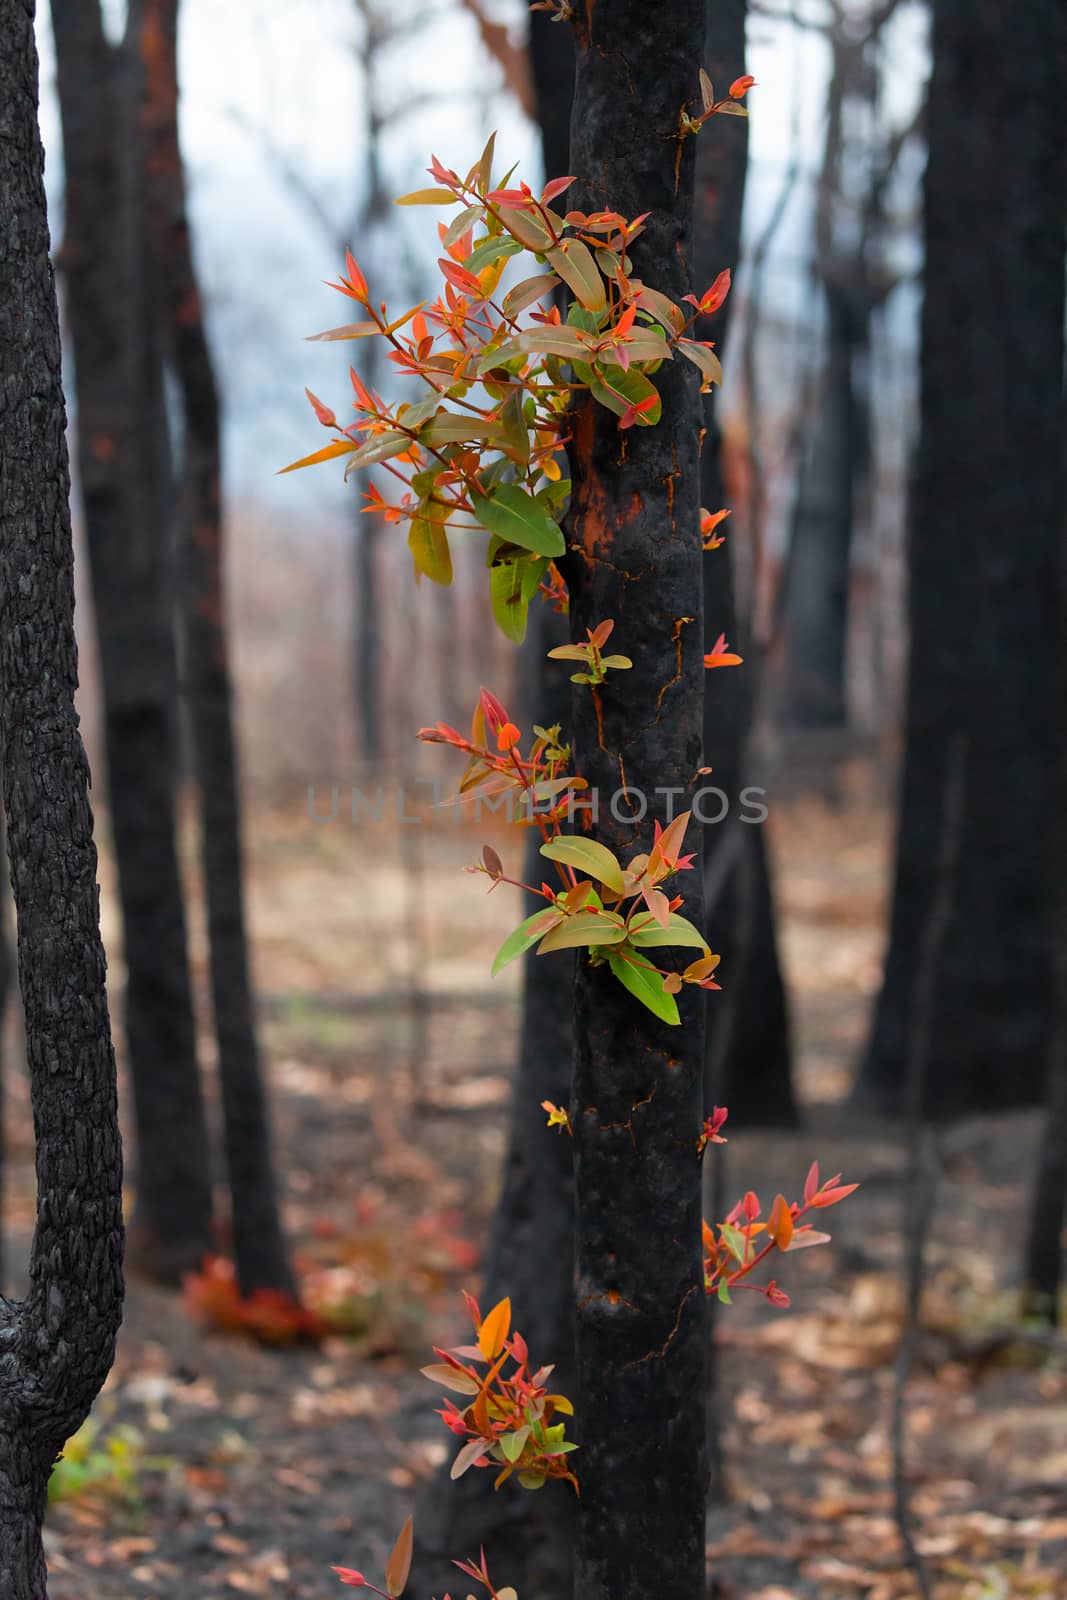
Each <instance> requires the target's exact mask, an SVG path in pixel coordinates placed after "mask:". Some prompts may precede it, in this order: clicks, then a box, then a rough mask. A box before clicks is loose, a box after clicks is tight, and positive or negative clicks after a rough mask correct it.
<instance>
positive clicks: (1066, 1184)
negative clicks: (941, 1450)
mask: <svg viewBox="0 0 1067 1600" xmlns="http://www.w3.org/2000/svg"><path fill="white" fill-rule="evenodd" d="M1065 442H1067V441H1065ZM1060 493H1061V495H1062V496H1063V498H1062V500H1061V519H1062V521H1061V525H1062V526H1063V527H1064V529H1065V531H1067V460H1064V461H1063V465H1062V467H1061V478H1060ZM1058 617H1059V629H1060V631H1059V640H1058V647H1057V679H1056V701H1057V712H1058V714H1057V717H1056V723H1055V729H1056V789H1055V793H1054V801H1055V804H1054V806H1053V819H1052V829H1053V836H1052V841H1051V849H1050V851H1049V859H1050V870H1051V875H1052V890H1051V898H1052V970H1053V982H1054V1006H1055V1010H1054V1014H1053V1019H1052V1030H1051V1040H1050V1048H1049V1063H1048V1106H1047V1110H1046V1113H1045V1126H1044V1130H1043V1133H1042V1139H1041V1146H1040V1150H1039V1153H1038V1160H1037V1170H1036V1173H1035V1175H1034V1188H1033V1195H1032V1199H1031V1205H1030V1218H1029V1225H1028V1228H1027V1239H1026V1262H1025V1268H1024V1276H1023V1283H1024V1289H1023V1313H1024V1315H1027V1316H1033V1317H1038V1318H1040V1319H1041V1320H1042V1321H1045V1322H1050V1323H1052V1324H1058V1323H1059V1321H1060V1320H1061V1318H1060V1294H1061V1291H1062V1287H1063V1229H1064V1223H1065V1222H1067V540H1065V541H1064V542H1063V544H1062V546H1061V555H1060V586H1059V597H1058Z"/></svg>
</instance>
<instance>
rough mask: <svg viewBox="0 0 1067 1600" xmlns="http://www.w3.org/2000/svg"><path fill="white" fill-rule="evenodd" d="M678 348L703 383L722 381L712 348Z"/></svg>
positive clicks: (686, 342)
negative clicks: (696, 371)
mask: <svg viewBox="0 0 1067 1600" xmlns="http://www.w3.org/2000/svg"><path fill="white" fill-rule="evenodd" d="M731 104H732V102H731ZM678 348H679V350H680V351H681V352H682V354H683V356H688V357H689V359H690V361H691V362H692V363H693V365H694V367H696V368H697V369H698V371H699V373H700V375H701V377H702V378H703V379H704V381H705V383H721V382H722V362H721V361H720V360H719V358H718V356H717V355H716V354H715V352H714V350H709V349H708V348H707V346H706V345H703V344H695V343H694V342H693V340H692V339H679V341H678Z"/></svg>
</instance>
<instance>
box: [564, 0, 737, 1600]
mask: <svg viewBox="0 0 1067 1600" xmlns="http://www.w3.org/2000/svg"><path fill="white" fill-rule="evenodd" d="M575 23H576V27H575V32H576V39H577V51H578V71H577V78H576V84H575V103H574V115H573V119H572V123H571V165H572V168H573V170H574V171H575V172H576V173H578V174H579V183H578V184H576V185H575V188H574V189H573V190H572V191H571V193H572V194H574V195H575V199H574V202H573V203H574V204H575V205H576V206H577V207H578V208H579V209H586V210H590V211H593V210H599V209H601V208H608V209H612V210H617V211H620V212H622V213H623V215H624V216H628V217H634V216H637V215H638V214H640V213H644V212H647V213H648V220H647V223H646V232H645V233H644V234H642V235H641V237H640V238H639V239H637V240H636V241H635V243H634V245H633V247H632V249H631V257H632V260H633V272H634V276H635V277H637V278H641V279H643V280H644V281H646V282H648V283H649V284H651V285H653V286H654V287H656V288H658V289H660V290H662V291H664V292H666V293H668V294H670V295H672V296H673V297H674V298H676V299H680V298H681V296H682V295H684V294H685V293H687V292H688V290H689V288H690V281H689V270H688V256H689V253H690V250H691V244H692V241H691V236H690V235H691V221H692V210H693V170H694V158H695V149H694V140H692V139H688V140H685V141H683V142H681V143H680V142H679V140H678V138H677V134H678V128H679V116H680V113H681V111H682V109H683V107H686V106H692V105H693V104H694V103H695V98H696V96H697V93H698V88H697V69H698V67H699V66H700V64H701V59H702V51H703V44H704V0H677V3H676V4H674V5H672V6H670V7H655V8H650V7H649V6H648V5H647V3H646V0H599V3H593V0H586V4H585V5H584V6H583V7H581V8H580V11H579V14H578V16H577V17H576V19H575ZM704 137H707V135H706V134H705V135H704ZM656 383H657V387H658V388H659V390H660V393H661V396H662V401H663V415H662V419H661V420H660V422H659V423H658V424H657V425H656V426H655V427H651V428H641V427H638V428H634V429H632V430H630V431H629V432H628V433H627V434H626V435H625V436H624V435H622V434H621V433H620V430H619V428H618V427H617V425H616V419H615V417H614V416H612V415H611V414H610V413H608V412H607V411H605V410H603V409H602V408H598V407H597V406H596V404H595V402H594V401H593V400H592V398H591V397H589V396H583V397H580V399H579V401H578V403H577V406H576V409H575V414H574V421H573V432H572V438H571V441H570V443H569V446H568V451H569V455H570V458H571V470H572V478H573V485H574V487H573V495H572V503H571V511H570V517H569V540H568V546H569V548H568V555H567V558H566V559H567V579H568V584H569V588H570V595H571V630H572V637H573V638H574V639H576V640H583V639H585V637H586V629H587V628H590V627H593V626H595V625H596V624H598V623H600V622H601V621H603V620H604V619H606V618H608V617H611V618H613V619H614V621H615V633H614V636H613V638H614V640H615V641H616V642H617V648H618V649H620V650H621V651H623V652H625V653H626V654H627V655H629V656H630V657H631V658H632V660H633V662H634V668H633V670H632V671H629V672H620V673H617V674H613V679H614V680H615V681H612V679H609V681H608V682H607V683H606V684H605V685H604V686H603V688H602V689H601V690H600V691H599V704H598V703H595V702H594V700H593V697H592V696H591V694H590V693H589V692H588V690H587V689H586V688H584V687H581V688H580V689H579V691H578V692H576V693H575V694H574V696H573V706H572V724H571V725H572V732H573V747H574V761H575V768H576V770H577V771H578V772H580V773H581V774H582V775H583V776H584V777H585V778H587V779H588V781H589V784H590V788H591V790H592V792H593V794H594V795H595V796H596V798H597V799H598V801H599V807H598V814H597V815H596V816H595V817H594V818H593V819H592V825H591V831H590V835H589V836H590V837H591V838H593V839H595V840H599V841H600V842H602V843H603V844H605V845H607V846H608V847H609V848H611V849H613V850H614V851H615V852H616V853H617V854H619V855H620V857H621V858H628V857H629V856H630V855H632V854H634V853H635V852H638V851H647V850H648V849H650V848H651V843H652V825H653V821H654V819H656V818H657V817H658V818H659V820H661V821H666V819H667V816H668V804H669V802H668V801H667V800H666V799H665V791H667V790H673V791H675V794H674V798H675V800H676V801H677V800H678V796H681V797H682V798H681V801H680V803H679V807H684V805H685V799H686V797H691V795H692V793H693V790H694V786H695V784H697V783H699V782H701V781H702V780H700V779H699V778H698V777H697V776H696V775H697V771H698V768H699V767H700V766H701V764H702V731H701V724H702V716H703V697H704V666H703V624H702V616H703V602H702V594H701V584H702V571H701V543H700V528H699V504H700V481H699V480H700V465H699V432H700V422H701V406H700V399H699V394H698V382H697V379H696V374H695V372H693V371H692V369H690V368H689V367H688V364H687V363H686V362H684V361H681V360H679V361H673V362H667V363H664V365H663V367H662V368H661V369H660V372H659V373H658V374H657V378H656ZM614 647H615V646H614V645H613V648H614ZM642 801H644V802H645V803H647V810H645V811H644V814H643V815H642V814H641V813H642ZM612 802H614V804H613V803H612ZM620 819H621V820H620ZM693 833H694V836H693V839H692V841H691V847H695V853H696V857H697V860H696V866H695V870H694V871H693V872H692V873H691V874H689V875H687V877H686V878H685V880H684V883H682V884H681V885H680V888H681V891H682V892H684V894H685V898H686V907H685V909H686V913H687V915H688V916H689V917H691V918H692V919H693V920H695V921H696V922H697V923H698V924H700V923H701V921H702V917H703V909H702V902H703V894H702V887H703V884H702V871H701V855H702V841H701V839H700V836H699V830H695V829H694V831H693ZM703 1000H704V996H703V994H698V995H695V996H693V995H682V996H680V997H679V1001H680V1005H679V1009H680V1011H681V1015H682V1026H681V1027H678V1028H671V1027H669V1026H667V1025H665V1024H663V1023H661V1022H660V1021H658V1020H657V1019H656V1018H655V1017H653V1016H652V1014H651V1013H650V1012H648V1011H647V1010H645V1009H644V1008H643V1007H642V1006H641V1005H640V1004H639V1003H638V1002H637V1001H635V1000H634V999H633V998H632V997H631V996H630V995H629V994H627V993H626V991H625V990H623V989H622V988H621V986H620V985H619V984H618V982H617V981H616V980H615V978H614V977H613V976H612V974H611V972H610V971H609V970H608V968H607V967H606V966H597V967H594V966H591V965H590V964H589V962H588V960H587V959H584V958H580V959H579V961H578V963H577V978H576V984H575V1018H574V1030H575V1051H574V1079H573V1084H572V1093H571V1102H570V1112H571V1123H572V1127H573V1132H574V1158H575V1200H576V1266H577V1288H576V1319H577V1362H578V1396H577V1406H578V1414H579V1416H580V1417H581V1419H582V1450H581V1461H580V1467H579V1472H580V1478H581V1485H582V1497H581V1502H580V1507H579V1518H578V1550H577V1562H576V1575H575V1594H576V1595H580V1596H581V1597H582V1600H609V1597H611V1600H630V1597H631V1596H633V1597H636V1596H638V1595H652V1594H654V1595H656V1596H657V1597H659V1600H697V1597H699V1596H701V1595H703V1593H704V1585H705V1571H704V1507H705V1497H706V1492H707V1452H706V1443H705V1431H704V1408H703V1405H702V1404H701V1403H700V1397H702V1396H703V1394H704V1389H705V1381H706V1361H707V1323H706V1315H705V1304H704V1287H703V1273H702V1262H701V1251H700V1213H701V1205H700V1198H701V1197H700V1166H699V1162H698V1160H697V1158H696V1152H697V1144H698V1136H699V1132H700V1127H701V1117H702V1110H703V1093H702V1066H703V1042H704V1041H703V1034H704V1026H703V1024H704V1004H703Z"/></svg>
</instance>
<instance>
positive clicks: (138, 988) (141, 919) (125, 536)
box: [52, 0, 213, 1283]
mask: <svg viewBox="0 0 1067 1600" xmlns="http://www.w3.org/2000/svg"><path fill="white" fill-rule="evenodd" d="M52 27H53V33H54V36H55V44H56V68H57V84H58V90H59V102H60V110H61V113H62V122H63V136H64V137H63V160H64V180H65V201H66V203H65V233H64V241H63V247H62V250H61V252H60V264H61V266H62V269H63V273H64V277H65V280H66V310H67V318H68V321H69V326H70V333H71V341H72V344H73V350H74V370H75V377H76V381H77V396H78V404H77V449H78V467H79V479H80V486H81V492H82V501H83V504H84V508H85V522H86V537H87V543H88V550H89V561H90V570H91V574H92V581H93V596H94V604H95V610H96V624H97V636H98V641H99V651H100V663H101V675H102V679H103V699H104V733H105V744H106V750H107V770H108V793H109V798H110V810H111V823H112V831H113V835H114V848H115V858H116V865H117V868H118V877H119V893H120V899H121V903H122V919H123V945H124V951H125V957H126V970H127V980H126V997H125V998H126V1038H127V1050H128V1055H129V1067H130V1076H131V1080H132V1084H133V1096H134V1110H135V1117H136V1125H137V1153H138V1182H137V1206H138V1209H137V1216H136V1220H135V1225H134V1228H133V1230H132V1239H131V1243H132V1244H133V1246H134V1248H135V1250H136V1254H137V1260H138V1263H139V1264H140V1265H141V1266H143V1267H144V1268H145V1269H146V1270H148V1271H149V1272H151V1273H152V1275H153V1276H155V1277H157V1278H159V1279H160V1280H161V1281H163V1282H167V1283H178V1282H180V1280H181V1278H182V1276H183V1274H184V1273H186V1272H189V1271H192V1270H194V1269H195V1268H197V1267H198V1266H199V1265H200V1264H201V1262H202V1261H203V1259H204V1257H205V1256H206V1255H208V1254H209V1253H210V1251H211V1249H212V1243H213V1241H212V1232H211V1172H210V1159H209V1153H208V1136H207V1124H206V1121H205V1116H204V1105H203V1097H202V1094H201V1087H200V1075H199V1071H198V1068H197V1061H196V1035H195V1029H194V1023H193V1006H192V994H191V990H190V982H189V958H188V949H187V944H186V929H185V909H184V902H183V898H182V884H181V877H180V873H179V868H178V857H177V850H176V846H175V814H174V754H173V746H172V732H173V729H172V717H171V706H172V702H173V695H174V643H173V632H172V618H171V614H170V609H169V606H168V605H167V601H166V595H165V590H164V581H163V579H164V565H163V555H164V545H165V538H166V530H165V528H164V527H162V526H161V525H160V522H159V519H158V508H159V505H160V502H161V500H162V498H163V497H162V494H161V492H160V484H159V482H158V478H159V472H158V471H157V470H156V468H157V465H158V463H157V462H156V461H154V460H153V454H154V437H153V435H155V428H153V427H152V424H153V423H155V426H156V427H159V426H160V425H161V424H162V425H164V426H165V413H164V408H163V403H162V361H161V355H160V352H159V349H158V344H157V341H156V336H155V334H154V333H153V331H152V329H151V326H150V318H149V317H148V315H147V308H146V305H145V292H144V283H143V264H144V263H143V249H142V233H141V228H140V226H139V216H140V212H139V208H138V207H137V205H136V200H137V194H136V191H135V189H134V183H133V180H134V178H135V174H134V173H132V172H125V171H123V170H122V169H123V168H130V167H133V166H134V165H135V163H133V162H131V161H129V160H125V161H124V160H123V159H122V157H123V153H124V152H129V151H130V149H131V141H130V138H129V133H130V129H129V128H128V127H127V126H125V125H124V117H123V110H124V107H123V104H122V100H123V95H122V88H123V76H124V75H123V64H122V62H121V60H120V56H119V52H118V51H117V50H116V49H115V48H114V47H112V46H111V45H110V44H109V43H108V41H107V39H106V37H105V34H104V29H103V23H102V19H101V15H100V10H99V6H98V4H97V3H96V0H53V3H52ZM150 430H151V431H150ZM165 436H166V435H165V432H164V434H163V437H164V438H165ZM155 437H158V435H155Z"/></svg>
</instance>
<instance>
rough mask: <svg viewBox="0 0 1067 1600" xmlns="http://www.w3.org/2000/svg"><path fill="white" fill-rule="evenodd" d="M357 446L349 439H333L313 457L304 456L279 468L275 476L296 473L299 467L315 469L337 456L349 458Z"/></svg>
mask: <svg viewBox="0 0 1067 1600" xmlns="http://www.w3.org/2000/svg"><path fill="white" fill-rule="evenodd" d="M358 449H359V446H358V445H356V444H353V442H352V440H351V439H335V440H334V441H333V443H332V444H326V445H323V447H322V449H321V450H316V451H315V453H314V455H310V456H304V457H303V458H302V459H301V460H300V461H290V463H289V465H288V466H287V467H281V468H280V469H279V471H278V473H277V474H276V476H277V477H279V478H280V477H281V475H282V473H283V472H297V471H298V470H299V469H300V468H301V467H317V466H318V464H319V462H320V461H333V460H335V459H336V457H337V456H350V455H352V454H353V452H354V451H356V450H358Z"/></svg>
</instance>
